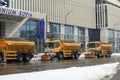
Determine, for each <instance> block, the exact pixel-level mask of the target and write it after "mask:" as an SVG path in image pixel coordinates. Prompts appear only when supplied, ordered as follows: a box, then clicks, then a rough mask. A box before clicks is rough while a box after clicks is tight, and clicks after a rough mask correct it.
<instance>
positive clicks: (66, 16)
mask: <svg viewBox="0 0 120 80" xmlns="http://www.w3.org/2000/svg"><path fill="white" fill-rule="evenodd" d="M72 12H73V10H71V11H69V12H68V13H67V14H66V15H65V24H67V16H68V15H70V14H71V13H72Z"/></svg>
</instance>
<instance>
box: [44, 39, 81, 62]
mask: <svg viewBox="0 0 120 80" xmlns="http://www.w3.org/2000/svg"><path fill="white" fill-rule="evenodd" d="M45 46H46V47H48V48H49V49H50V51H54V53H55V55H54V56H52V57H51V59H53V58H55V57H57V58H58V59H59V60H61V59H63V58H66V57H71V58H73V59H75V58H78V57H79V55H80V54H81V44H80V43H74V42H66V41H62V40H48V41H46V44H45Z"/></svg>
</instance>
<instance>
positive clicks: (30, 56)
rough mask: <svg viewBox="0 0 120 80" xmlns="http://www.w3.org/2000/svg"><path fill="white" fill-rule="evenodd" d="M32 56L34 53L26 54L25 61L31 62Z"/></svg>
mask: <svg viewBox="0 0 120 80" xmlns="http://www.w3.org/2000/svg"><path fill="white" fill-rule="evenodd" d="M31 58H32V55H31V54H25V56H24V61H25V62H29V61H30V60H31Z"/></svg>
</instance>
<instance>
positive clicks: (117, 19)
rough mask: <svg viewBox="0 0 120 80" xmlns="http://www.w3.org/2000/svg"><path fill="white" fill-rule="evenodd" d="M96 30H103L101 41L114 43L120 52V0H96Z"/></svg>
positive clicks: (115, 48) (115, 49) (116, 50)
mask: <svg viewBox="0 0 120 80" xmlns="http://www.w3.org/2000/svg"><path fill="white" fill-rule="evenodd" d="M96 19H97V20H96V28H97V29H101V36H100V37H101V41H104V42H107V43H112V44H113V46H114V48H113V50H114V51H115V52H120V50H119V49H120V0H96Z"/></svg>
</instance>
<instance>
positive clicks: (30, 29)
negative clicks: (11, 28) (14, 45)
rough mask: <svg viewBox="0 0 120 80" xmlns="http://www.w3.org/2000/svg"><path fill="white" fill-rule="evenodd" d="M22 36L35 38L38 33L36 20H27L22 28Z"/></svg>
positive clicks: (29, 38)
mask: <svg viewBox="0 0 120 80" xmlns="http://www.w3.org/2000/svg"><path fill="white" fill-rule="evenodd" d="M19 31H20V36H19V37H20V38H25V39H28V40H35V39H36V38H37V37H36V34H37V22H36V21H27V22H26V23H25V24H24V25H23V26H22V27H21V28H20V30H19Z"/></svg>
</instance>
